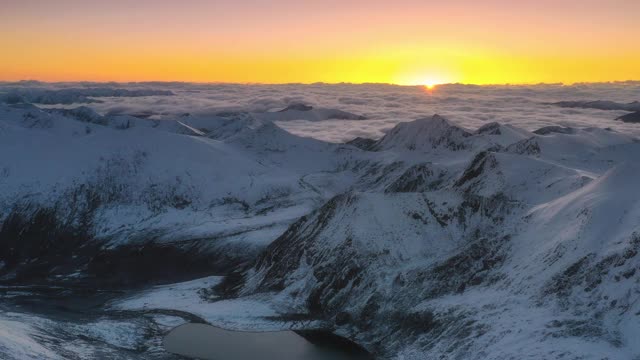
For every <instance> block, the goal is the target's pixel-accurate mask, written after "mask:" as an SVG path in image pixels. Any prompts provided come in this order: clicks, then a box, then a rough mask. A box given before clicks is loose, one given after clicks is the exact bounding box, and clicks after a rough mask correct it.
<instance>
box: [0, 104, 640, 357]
mask: <svg viewBox="0 0 640 360" xmlns="http://www.w3.org/2000/svg"><path fill="white" fill-rule="evenodd" d="M315 110H318V111H316V112H313V111H315ZM259 114H262V115H259ZM309 114H312V115H309ZM303 115H304V116H303ZM301 116H302V117H301ZM335 116H336V115H335V114H334V115H331V114H330V115H327V114H326V113H323V112H322V111H320V109H311V108H309V107H308V106H306V105H305V106H302V105H295V106H291V107H289V108H286V109H284V110H283V111H280V112H278V111H274V112H268V113H250V112H238V113H224V114H223V113H221V114H218V115H217V116H204V115H189V114H185V115H180V116H175V117H167V118H164V119H162V120H159V119H152V118H146V119H145V118H139V117H134V116H128V115H101V114H99V113H97V112H95V111H93V110H92V109H91V108H88V107H79V108H73V109H51V108H49V109H41V108H38V107H36V106H34V105H25V104H15V105H6V104H5V105H0V188H1V189H2V191H0V221H2V226H1V228H0V261H2V262H1V264H2V266H1V267H0V276H2V280H3V282H4V283H13V284H23V283H28V282H34V281H37V282H39V283H48V284H51V283H54V284H57V285H60V284H63V285H65V284H66V285H68V284H85V285H86V284H94V285H95V284H99V285H100V286H107V285H108V286H111V287H116V288H123V287H126V286H135V285H139V284H141V283H147V282H149V281H157V282H172V281H177V280H179V279H181V278H193V277H195V276H198V275H203V276H204V275H211V274H217V275H227V276H226V278H225V279H224V280H222V282H221V283H218V281H219V280H216V281H215V283H216V284H217V285H216V286H215V287H213V288H211V285H212V284H211V283H209V282H208V281H202V282H198V281H196V282H195V283H189V285H188V287H186V286H185V285H184V284H182V285H170V286H167V287H162V288H156V289H154V290H152V291H150V292H145V293H143V294H142V295H139V296H140V297H136V296H134V297H132V298H130V299H128V300H126V301H123V302H115V303H114V305H113V308H114V309H117V310H123V309H124V310H127V311H131V310H132V309H133V310H141V311H145V312H150V311H153V310H154V309H155V310H157V309H162V310H163V311H183V312H188V313H190V314H197V316H199V317H201V318H202V319H204V320H206V321H209V322H211V323H216V324H221V325H225V326H229V327H234V328H239V329H242V328H243V327H249V328H253V329H255V328H259V329H261V330H268V329H272V328H282V327H289V326H295V327H300V322H295V321H289V320H287V319H305V320H306V321H308V322H309V323H310V324H313V326H316V327H323V328H325V329H329V330H331V331H333V332H335V333H337V334H339V335H342V336H345V337H348V338H350V339H352V340H354V341H356V342H357V343H359V344H361V345H363V346H365V347H366V348H367V349H369V350H370V351H372V352H373V353H374V354H375V355H376V356H378V357H379V358H382V359H398V360H399V359H444V358H446V359H448V358H452V359H475V358H482V359H514V358H522V357H523V356H526V357H528V358H536V359H538V358H542V359H601V358H610V359H634V358H638V357H640V347H639V345H638V341H637V338H638V336H639V334H640V316H639V315H638V314H640V277H639V276H640V261H639V259H640V257H638V252H639V251H640V191H638V190H637V180H636V179H637V178H638V176H640V160H639V159H640V142H638V140H637V139H636V138H634V137H632V136H630V135H626V134H623V133H619V132H616V131H613V130H609V129H600V128H570V127H560V126H548V127H544V128H541V129H539V130H536V131H534V132H530V131H526V130H523V129H520V128H517V127H514V126H511V125H503V124H498V123H488V124H485V125H484V126H482V127H480V128H478V129H477V130H472V129H465V128H463V127H460V126H458V125H456V124H455V123H454V122H452V121H450V120H448V119H445V118H444V117H442V116H438V115H434V116H432V117H427V118H421V119H419V120H415V121H412V122H406V123H400V124H398V125H396V126H395V127H393V128H392V129H390V130H389V131H387V132H386V134H385V135H384V136H383V137H382V138H380V139H377V140H376V139H364V138H360V139H357V140H354V141H352V142H350V143H349V144H335V143H327V142H323V141H319V140H315V139H311V138H304V137H300V136H296V135H293V134H291V133H289V132H287V131H285V130H283V129H282V128H280V127H279V126H278V125H277V124H276V123H275V122H277V121H285V120H311V121H314V120H321V119H329V118H331V117H335ZM452 120H455V119H452ZM194 284H198V285H194ZM221 296H223V297H224V298H221ZM141 299H142V300H141ZM206 299H210V300H211V302H207V301H206ZM230 309H231V310H233V311H231V310H230ZM239 309H240V310H241V311H239V312H240V313H241V315H242V316H245V315H246V316H245V317H243V318H242V320H238V318H239V317H242V316H241V315H238V314H237V313H236V312H238V310H239ZM247 314H249V315H251V314H253V315H254V317H253V318H252V319H253V320H252V321H255V322H261V323H260V324H262V325H260V326H257V325H255V323H254V324H249V320H247V318H248V316H249V315H247ZM275 318H277V319H281V320H277V321H276V320H273V319H275ZM20 319H21V318H20V317H19V316H18V317H16V316H13V317H12V316H8V317H7V316H4V315H3V316H2V317H0V334H2V331H3V330H2V329H3V327H2V326H3V324H5V325H6V324H8V325H7V327H5V328H6V329H9V325H11V327H10V329H11V330H5V331H4V333H5V334H8V335H11V336H10V337H7V339H8V340H6V341H4V342H0V346H3V347H4V348H7V349H10V351H13V353H18V351H19V350H16V349H19V348H20V347H21V346H22V345H20V341H18V340H15V339H16V336H17V335H16V336H14V335H15V334H22V333H28V334H36V335H33V336H32V338H28V339H26V340H24V341H23V345H24V346H28V347H29V348H30V349H31V350H30V351H34V353H35V354H48V352H49V351H53V350H51V349H52V348H51V347H47V346H44V345H42V344H41V343H39V342H38V341H37V338H38V336H39V335H38V334H39V331H40V330H41V329H39V328H36V327H34V326H35V325H34V326H31V325H30V324H36V323H40V322H42V323H43V322H44V321H40V320H37V319H27V320H25V321H26V323H27V324H26V325H22V326H17V325H15V324H16V323H17V322H19V321H20ZM276 323H277V324H276ZM47 326H49V325H47ZM51 326H53V325H51ZM86 329H87V328H86V327H83V328H81V330H82V331H86ZM136 329H137V328H136ZM65 334H66V333H65ZM47 336H50V335H47ZM100 336H102V335H100ZM14 340H15V341H14ZM32 340H33V341H32ZM144 341H146V340H144V339H142V340H140V343H143V342H144ZM3 344H4V345H3ZM136 344H137V343H136ZM1 349H2V348H0V351H2V350H1ZM55 349H56V351H57V349H58V348H57V347H56V348H55ZM523 354H524V355H523ZM74 356H75V355H74Z"/></svg>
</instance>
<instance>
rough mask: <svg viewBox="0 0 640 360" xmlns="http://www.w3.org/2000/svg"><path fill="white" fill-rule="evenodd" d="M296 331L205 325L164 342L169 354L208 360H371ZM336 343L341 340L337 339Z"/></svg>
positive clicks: (176, 331) (172, 334)
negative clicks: (236, 329) (229, 328)
mask: <svg viewBox="0 0 640 360" xmlns="http://www.w3.org/2000/svg"><path fill="white" fill-rule="evenodd" d="M307 338H308V337H303V336H300V335H298V334H297V333H296V332H294V331H277V332H241V331H229V330H224V329H221V328H217V327H214V326H210V325H205V324H185V325H182V326H179V327H177V328H175V329H173V330H172V331H171V332H170V333H169V334H168V335H167V336H166V337H165V338H164V346H165V348H166V350H167V351H169V352H171V353H174V354H178V355H182V356H186V357H192V358H198V359H207V360H254V359H261V360H299V359H305V360H354V359H355V360H365V359H371V357H370V356H369V355H368V354H366V352H364V351H363V350H361V349H358V348H357V345H355V344H353V346H345V344H346V341H347V340H346V339H344V340H341V341H333V343H332V341H326V338H325V339H324V341H322V342H321V343H322V345H319V342H316V341H313V340H311V341H313V342H311V341H310V340H308V339H307ZM335 338H336V339H340V338H337V337H335Z"/></svg>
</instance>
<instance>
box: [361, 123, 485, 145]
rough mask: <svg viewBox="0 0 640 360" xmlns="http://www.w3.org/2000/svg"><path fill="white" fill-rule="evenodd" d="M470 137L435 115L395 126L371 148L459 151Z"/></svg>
mask: <svg viewBox="0 0 640 360" xmlns="http://www.w3.org/2000/svg"><path fill="white" fill-rule="evenodd" d="M471 135H472V134H471V132H469V131H467V130H465V129H463V128H461V127H458V126H456V125H454V124H452V123H451V122H449V121H448V120H447V119H445V118H444V117H442V116H440V115H438V114H436V115H433V116H432V117H427V118H421V119H417V120H414V121H411V122H404V123H400V124H398V125H396V126H395V127H394V128H392V129H391V130H389V132H388V133H387V134H386V135H385V136H383V137H382V139H380V140H379V141H378V142H377V143H376V144H375V145H374V146H373V149H375V150H388V149H392V148H400V149H407V150H423V151H424V150H429V149H436V148H447V149H450V150H461V149H465V148H467V147H468V145H467V144H466V143H465V141H464V139H465V138H468V137H470V136H471Z"/></svg>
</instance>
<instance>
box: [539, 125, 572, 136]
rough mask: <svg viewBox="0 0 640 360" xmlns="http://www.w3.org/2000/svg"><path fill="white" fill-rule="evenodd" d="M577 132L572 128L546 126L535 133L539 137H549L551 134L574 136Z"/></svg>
mask: <svg viewBox="0 0 640 360" xmlns="http://www.w3.org/2000/svg"><path fill="white" fill-rule="evenodd" d="M575 132H576V130H575V129H574V128H570V127H562V126H545V127H543V128H540V129H538V130H536V131H534V132H533V133H534V134H538V135H549V134H554V133H557V134H574V133H575Z"/></svg>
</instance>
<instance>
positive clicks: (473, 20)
mask: <svg viewBox="0 0 640 360" xmlns="http://www.w3.org/2000/svg"><path fill="white" fill-rule="evenodd" d="M0 5H1V10H0V49H2V54H1V55H0V80H20V79H39V80H45V81H66V80H95V81H145V80H178V81H200V82H209V81H221V82H263V83H285V82H316V81H323V82H390V83H398V84H426V83H443V82H463V83H476V84H486V83H536V82H566V83H572V82H581V81H613V80H632V79H635V80H638V79H640V66H639V65H638V64H640V46H637V43H638V41H640V25H639V23H638V21H637V15H638V14H640V1H638V0H580V1H574V0H564V1H563V0H556V1H551V0H537V1H516V0H509V1H507V0H484V1H477V0H447V1H445V0H440V1H430V0H421V1H418V0H394V1H389V0H385V1H382V0H369V1H361V0H341V1H338V0H323V1H314V0H307V1H301V0H295V1H294V0H234V1H230V0H209V1H205V0H182V1H169V0H154V1H151V0H136V1H124V0H112V1H92V0H82V1H81V0H57V1H52V0H40V1H38V0H0Z"/></svg>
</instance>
